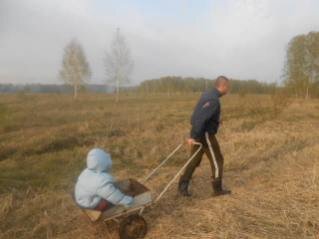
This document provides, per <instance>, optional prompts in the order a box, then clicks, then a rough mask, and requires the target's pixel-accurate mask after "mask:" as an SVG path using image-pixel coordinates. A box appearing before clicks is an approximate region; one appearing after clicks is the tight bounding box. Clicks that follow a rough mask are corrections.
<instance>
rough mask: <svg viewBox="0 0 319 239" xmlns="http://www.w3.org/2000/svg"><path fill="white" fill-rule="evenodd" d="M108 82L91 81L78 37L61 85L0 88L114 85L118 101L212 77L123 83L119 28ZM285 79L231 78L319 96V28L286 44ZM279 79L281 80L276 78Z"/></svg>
mask: <svg viewBox="0 0 319 239" xmlns="http://www.w3.org/2000/svg"><path fill="white" fill-rule="evenodd" d="M104 66H105V76H106V81H105V84H106V85H105V86H104V87H101V86H99V85H94V84H89V80H90V77H91V75H92V73H91V69H90V65H89V63H88V61H87V59H86V55H85V52H84V50H83V48H82V46H81V44H80V43H79V42H78V41H77V40H72V41H70V43H69V44H67V45H66V47H65V49H64V55H63V59H62V67H61V70H60V72H59V78H60V79H62V80H63V81H64V83H65V84H66V85H65V86H59V85H41V84H31V85H25V86H21V85H12V84H0V92H21V91H25V92H60V93H68V92H70V91H71V89H73V95H74V98H76V97H77V94H78V91H93V92H108V93H109V92H111V91H112V90H113V89H115V92H116V101H118V100H119V93H120V90H121V91H125V92H128V91H133V92H138V93H166V94H168V95H170V94H172V93H174V92H199V91H203V90H205V89H209V88H211V87H213V80H211V79H205V78H194V77H179V76H165V77H161V78H158V79H151V80H145V81H143V82H142V83H141V84H140V85H139V86H135V87H124V84H127V83H129V82H130V76H131V73H132V71H133V66H134V63H133V60H132V57H131V54H130V49H129V47H128V45H127V43H126V40H125V38H124V36H123V35H122V34H121V33H120V30H119V29H117V30H116V33H115V35H114V38H113V40H112V42H111V45H110V49H109V51H106V53H105V58H104ZM283 70H284V75H283V76H284V81H283V82H281V83H282V84H281V85H280V86H278V84H276V83H263V82H259V81H257V80H238V79H231V81H232V92H233V93H240V94H246V93H256V94H268V93H272V92H274V91H275V90H276V89H278V88H280V89H284V90H285V92H288V94H290V95H294V96H296V97H304V98H309V97H319V32H309V33H308V34H302V35H297V36H295V37H293V38H292V39H291V41H290V42H289V44H288V47H287V53H286V61H285V64H284V69H283ZM277 83H278V82H277Z"/></svg>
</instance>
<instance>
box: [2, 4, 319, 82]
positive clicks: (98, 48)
mask: <svg viewBox="0 0 319 239" xmlns="http://www.w3.org/2000/svg"><path fill="white" fill-rule="evenodd" d="M318 12H319V1H318V0H200V1H199V0H162V1H160V0H158V1H150V0H121V1H120V0H0V83H9V82H10V83H44V84H45V83H61V81H60V80H59V79H58V71H59V69H60V67H61V60H62V55H63V48H64V47H65V45H66V44H67V43H68V42H69V41H70V40H71V39H73V38H76V39H77V40H78V41H79V42H80V43H81V44H82V46H83V48H84V50H85V53H86V55H87V58H88V61H89V63H90V66H91V70H92V73H93V75H92V79H91V82H93V83H103V82H104V79H105V75H104V66H103V58H104V55H105V51H106V50H107V49H108V48H109V46H110V42H111V40H112V37H113V34H114V33H115V30H116V28H117V27H119V28H120V29H121V32H122V34H124V35H125V37H126V40H127V42H128V44H129V46H130V48H131V52H132V56H133V59H134V62H135V68H134V73H133V76H132V79H133V83H138V82H141V81H142V80H145V79H150V78H157V77H161V76H166V75H179V76H193V77H208V78H213V77H216V76H217V75H220V74H223V75H227V76H230V77H233V78H241V79H257V80H260V81H267V82H274V81H278V80H280V76H281V74H282V67H283V63H284V57H285V49H286V47H287V44H288V42H289V40H290V39H291V38H292V37H293V36H295V35H297V34H304V33H307V32H309V31H319V14H318Z"/></svg>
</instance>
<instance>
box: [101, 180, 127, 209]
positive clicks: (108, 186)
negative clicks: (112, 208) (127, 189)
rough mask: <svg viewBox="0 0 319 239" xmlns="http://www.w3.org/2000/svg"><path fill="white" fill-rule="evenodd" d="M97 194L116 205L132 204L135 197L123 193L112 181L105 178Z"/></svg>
mask: <svg viewBox="0 0 319 239" xmlns="http://www.w3.org/2000/svg"><path fill="white" fill-rule="evenodd" d="M96 193H97V195H99V196H100V197H102V198H104V199H105V200H107V201H109V202H110V203H113V204H115V205H117V204H121V205H130V204H132V203H133V198H132V197H130V196H127V195H125V194H124V193H122V192H121V191H120V190H119V189H118V188H116V187H115V186H114V184H113V182H112V181H110V180H107V179H106V180H103V182H102V184H101V186H100V187H99V188H98V189H97V192H96Z"/></svg>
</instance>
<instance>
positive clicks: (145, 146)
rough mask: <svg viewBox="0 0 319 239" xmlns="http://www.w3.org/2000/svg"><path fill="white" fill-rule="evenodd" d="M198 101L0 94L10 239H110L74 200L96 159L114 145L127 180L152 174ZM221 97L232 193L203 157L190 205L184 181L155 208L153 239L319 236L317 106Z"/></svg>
mask: <svg viewBox="0 0 319 239" xmlns="http://www.w3.org/2000/svg"><path fill="white" fill-rule="evenodd" d="M198 97H199V95H198V94H184V95H182V94H180V95H170V96H167V95H153V96H135V95H126V96H122V100H121V101H120V102H119V103H118V104H115V103H114V99H113V98H112V97H111V96H105V95H89V94H88V95H81V96H80V98H79V99H78V100H76V101H74V100H73V99H72V97H71V96H68V95H58V94H51V95H46V94H38V95H28V94H18V95H0V222H1V223H0V238H3V239H4V238H7V239H9V238H10V239H12V238H24V239H27V238H61V239H62V238H77V239H80V238H108V237H107V234H106V233H107V231H106V230H105V225H102V224H96V225H94V224H91V223H89V222H88V220H87V218H86V217H84V215H82V213H81V211H80V210H79V209H77V208H76V206H75V205H74V203H73V201H72V198H71V193H72V188H73V185H74V183H75V180H76V177H77V175H78V174H79V172H80V171H81V170H82V169H83V167H84V165H85V156H86V153H87V152H88V150H89V149H91V148H92V147H94V146H98V147H102V148H105V149H107V150H108V151H110V152H111V154H112V156H113V161H114V169H113V173H114V174H115V175H116V176H117V178H118V179H123V178H126V177H128V176H129V177H133V178H137V179H138V178H143V176H145V175H146V174H147V172H149V171H150V170H151V169H152V168H153V167H155V166H156V165H157V164H158V163H159V162H160V161H161V160H162V159H163V158H165V156H166V155H167V154H169V153H170V152H171V151H172V150H173V149H174V148H175V147H176V146H177V145H178V144H179V143H180V142H182V141H183V140H184V138H185V137H186V135H187V133H188V131H189V117H190V114H191V112H192V108H193V106H194V104H195V103H196V100H197V98H198ZM222 101H223V102H222V103H223V112H222V115H223V125H222V127H221V129H220V132H219V134H218V138H219V140H220V144H221V148H222V151H223V152H224V156H225V184H226V186H227V188H230V189H232V192H233V193H232V195H230V196H225V197H217V198H214V197H211V192H212V191H211V185H210V170H209V165H208V162H207V161H208V160H203V162H202V164H201V165H200V167H199V168H198V170H197V171H196V173H195V176H194V179H193V182H192V185H191V192H192V193H193V196H192V197H191V198H182V197H180V196H179V195H178V194H177V192H176V184H175V185H174V186H173V187H172V188H171V189H170V190H169V191H168V192H167V194H165V196H164V197H163V198H162V200H161V201H160V202H159V203H158V204H156V205H154V206H152V207H151V208H149V209H148V210H146V211H145V213H144V216H145V218H146V220H147V221H148V224H149V232H148V234H147V237H146V238H148V239H151V238H152V239H153V238H163V239H166V238H177V239H179V238H180V239H183V238H185V239H186V238H210V239H215V238H216V239H217V238H230V239H244V238H247V239H248V238H252V239H257V238H269V239H277V238H278V239H279V238H283V239H284V238H287V239H288V238H289V239H299V238H309V239H317V238H319V101H318V100H308V101H300V100H289V101H288V100H287V99H286V98H283V97H280V96H276V95H275V96H254V95H246V96H238V95H230V96H227V97H225V98H224V99H222ZM187 156H188V152H187V147H186V146H185V147H184V148H183V150H182V151H181V152H179V153H178V154H177V155H176V157H174V159H172V161H171V162H170V163H169V165H168V166H167V167H165V168H164V169H163V170H162V171H160V173H159V174H158V175H157V177H155V178H154V180H151V181H150V182H149V184H148V186H149V187H150V188H151V189H152V191H153V192H154V193H158V192H159V191H160V190H161V189H163V187H164V186H165V185H166V182H167V181H168V180H169V179H170V178H171V177H172V176H173V175H174V173H175V172H176V171H177V169H178V168H179V167H180V166H181V165H182V163H183V162H185V160H186V159H187ZM109 227H110V231H111V233H112V235H113V238H117V235H116V225H113V224H110V225H109Z"/></svg>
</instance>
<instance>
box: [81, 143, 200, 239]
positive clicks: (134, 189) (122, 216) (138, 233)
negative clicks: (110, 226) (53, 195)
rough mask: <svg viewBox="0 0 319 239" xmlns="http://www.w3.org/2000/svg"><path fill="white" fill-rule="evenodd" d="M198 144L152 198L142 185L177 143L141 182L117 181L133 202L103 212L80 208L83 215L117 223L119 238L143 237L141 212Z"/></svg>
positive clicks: (143, 220)
mask: <svg viewBox="0 0 319 239" xmlns="http://www.w3.org/2000/svg"><path fill="white" fill-rule="evenodd" d="M196 144H198V145H199V147H198V149H197V150H196V152H195V153H194V154H193V155H191V156H190V158H189V159H188V160H187V161H186V163H185V164H184V165H183V167H182V168H181V169H180V170H179V171H178V172H177V173H176V174H175V176H174V177H173V178H172V179H171V180H170V181H169V182H168V184H167V185H166V186H165V188H164V189H163V190H162V191H161V193H160V194H158V195H157V197H155V198H153V197H152V194H151V191H150V190H149V189H148V188H147V187H146V186H145V185H144V184H145V183H146V182H147V181H148V180H149V179H150V178H151V177H152V176H153V175H154V174H155V173H156V172H157V171H158V170H159V169H160V168H161V167H162V166H163V165H164V164H165V163H166V162H168V160H169V159H170V158H171V157H172V156H173V155H174V154H175V153H176V152H177V151H178V150H179V149H180V148H181V147H182V146H183V144H180V145H178V146H177V147H176V148H175V149H174V150H173V151H172V152H171V153H170V154H169V155H168V156H167V157H166V158H165V159H164V160H163V161H162V162H161V163H160V164H159V165H158V166H157V167H156V168H155V169H153V170H152V171H151V172H150V173H149V174H148V175H147V176H146V177H145V178H144V180H142V183H140V182H139V181H137V180H135V179H126V180H123V181H118V182H117V183H116V186H117V187H118V188H119V189H120V190H121V191H122V192H123V193H125V194H127V195H130V196H132V197H134V202H133V204H132V205H130V207H124V206H122V205H117V206H114V207H112V208H110V209H108V210H106V211H104V212H101V211H96V210H90V209H82V211H83V212H84V214H85V215H87V216H88V218H89V219H90V221H91V222H97V221H103V222H104V223H105V222H108V221H115V222H116V223H118V224H119V236H120V238H121V239H137V238H144V236H145V235H146V233H147V223H146V221H145V219H144V218H143V216H142V214H143V211H144V209H145V208H147V207H149V206H151V205H154V204H156V203H157V202H158V201H159V200H160V199H161V198H162V196H163V195H164V194H165V192H167V190H168V189H169V187H170V186H171V185H172V184H173V183H174V181H175V180H176V179H177V178H178V176H179V175H180V174H181V173H182V172H183V170H184V169H185V168H186V167H187V165H188V164H189V163H190V162H191V161H192V159H193V158H194V157H195V156H196V155H197V154H198V153H199V151H200V150H201V148H202V144H200V143H196Z"/></svg>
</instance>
